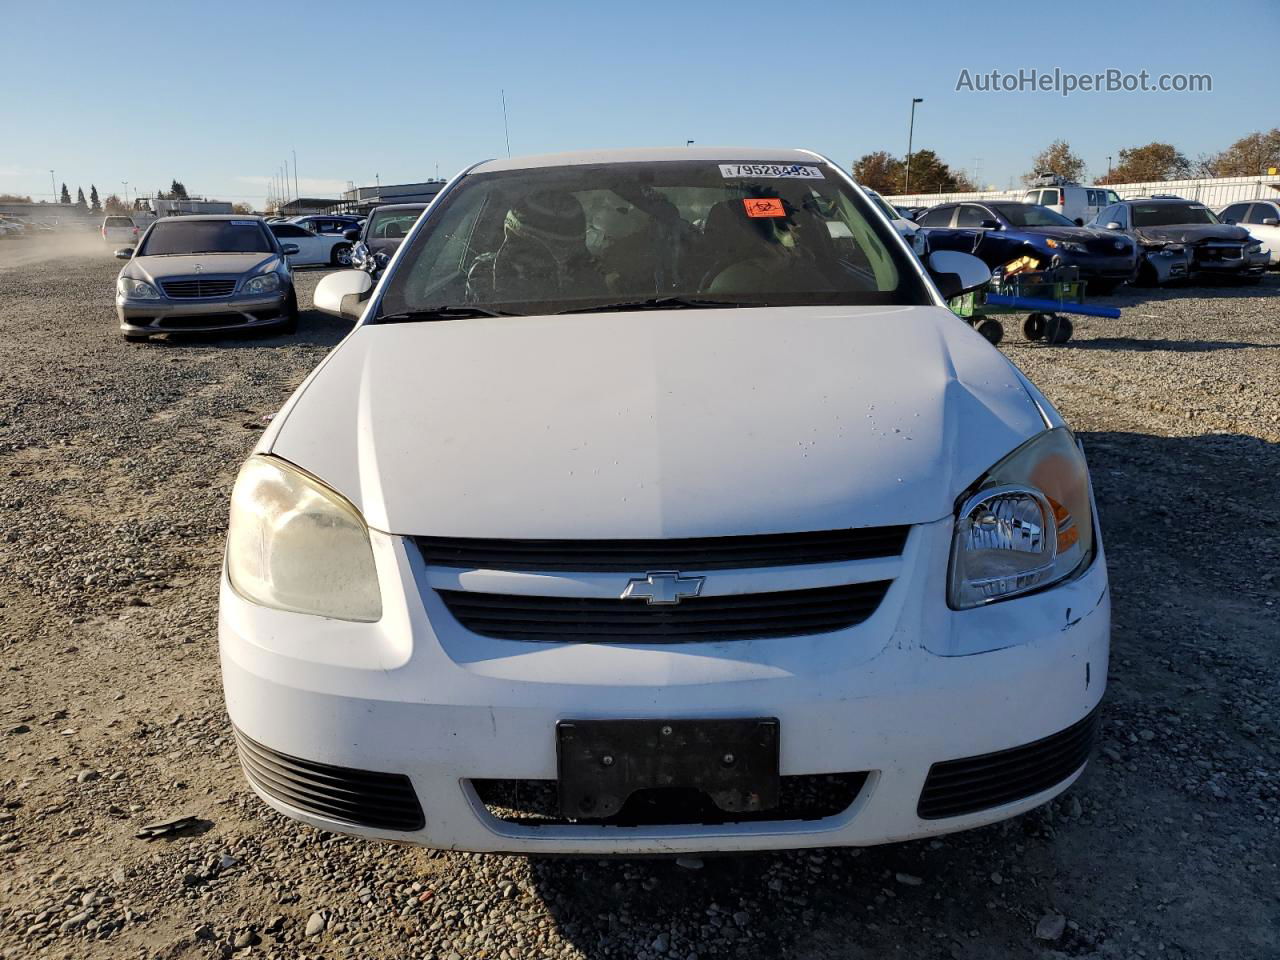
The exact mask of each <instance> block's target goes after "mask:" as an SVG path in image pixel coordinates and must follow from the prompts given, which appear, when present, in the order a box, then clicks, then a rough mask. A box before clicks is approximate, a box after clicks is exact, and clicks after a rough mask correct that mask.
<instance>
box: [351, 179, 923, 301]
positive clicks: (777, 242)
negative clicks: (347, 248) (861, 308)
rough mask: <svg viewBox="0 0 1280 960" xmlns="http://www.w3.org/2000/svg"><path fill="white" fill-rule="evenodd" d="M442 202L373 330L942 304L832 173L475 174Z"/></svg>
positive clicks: (395, 276) (391, 281)
mask: <svg viewBox="0 0 1280 960" xmlns="http://www.w3.org/2000/svg"><path fill="white" fill-rule="evenodd" d="M438 203H439V204H440V205H439V206H438V207H436V208H435V209H433V211H432V213H431V217H430V220H429V221H428V222H427V225H426V228H425V229H424V230H422V231H421V232H419V234H418V235H417V237H416V238H415V239H414V241H413V245H412V247H411V248H410V249H409V250H407V251H402V253H401V259H400V261H399V264H398V265H397V267H396V269H395V270H394V271H393V273H392V275H391V276H390V277H389V278H388V280H387V288H386V292H385V294H384V296H383V298H382V300H381V303H380V306H379V310H378V317H377V318H375V321H376V319H378V318H384V317H396V318H397V319H399V318H408V319H412V318H413V314H415V313H420V312H431V311H438V310H439V308H441V307H446V306H447V307H451V308H468V309H471V310H473V311H476V312H480V311H486V310H487V311H491V312H495V313H524V314H533V313H538V314H546V313H556V312H562V311H567V310H589V309H593V308H596V309H609V308H612V309H628V308H630V309H643V308H644V307H645V306H652V305H653V302H654V301H662V302H663V304H664V305H665V304H666V303H669V302H670V301H671V300H673V299H675V300H681V299H683V300H687V301H698V302H697V303H689V304H685V305H697V306H702V305H712V302H714V305H731V306H732V305H738V304H741V305H744V306H748V305H749V306H788V305H804V304H928V303H930V302H931V298H930V297H929V295H928V293H927V292H926V288H925V286H924V284H923V282H922V281H921V279H920V276H919V274H918V272H917V270H916V269H914V265H913V264H912V263H911V261H910V259H909V255H908V254H907V253H905V252H903V251H901V250H900V248H899V246H898V243H897V239H896V237H895V236H894V235H893V234H892V233H890V232H889V231H888V230H887V229H886V228H882V227H880V226H878V224H877V221H876V220H875V218H873V217H872V215H871V210H870V208H869V207H868V206H867V203H866V201H865V200H863V199H862V198H861V197H859V196H857V195H855V193H854V191H853V190H852V189H851V188H850V186H849V185H848V182H847V181H845V180H844V179H843V178H841V177H840V176H839V174H838V172H837V171H835V170H833V169H831V168H830V167H826V166H825V165H821V166H820V165H818V164H813V165H794V164H733V163H724V164H721V163H715V162H710V161H684V160H681V161H667V162H647V163H613V164H581V165H570V166H562V167H538V168H532V169H524V170H514V171H503V172H495V173H489V174H485V173H480V174H472V175H470V176H468V177H466V178H465V179H463V180H462V181H461V182H460V183H459V184H458V186H457V187H456V188H454V189H453V190H452V191H450V193H449V194H448V195H446V196H445V197H444V198H443V200H442V201H438ZM882 231H883V232H882Z"/></svg>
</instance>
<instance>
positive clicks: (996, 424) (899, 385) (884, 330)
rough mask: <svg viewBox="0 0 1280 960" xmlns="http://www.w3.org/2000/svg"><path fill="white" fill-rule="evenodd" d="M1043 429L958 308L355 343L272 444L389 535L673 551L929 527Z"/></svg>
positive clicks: (615, 319)
mask: <svg viewBox="0 0 1280 960" xmlns="http://www.w3.org/2000/svg"><path fill="white" fill-rule="evenodd" d="M1043 429H1045V422H1044V419H1043V416H1042V414H1041V412H1040V408H1039V407H1037V405H1036V404H1035V402H1034V401H1033V400H1032V399H1031V397H1030V395H1029V393H1028V392H1027V390H1026V388H1025V387H1024V386H1023V385H1022V382H1021V379H1020V377H1019V375H1018V374H1017V372H1016V370H1015V369H1014V368H1013V366H1012V364H1011V363H1009V361H1007V360H1006V359H1005V358H1004V356H1003V355H1002V354H1000V353H999V352H998V351H997V350H995V349H994V348H992V347H991V346H990V345H989V344H988V343H987V342H986V341H985V340H984V339H983V338H982V337H981V336H980V335H979V334H977V333H976V332H975V331H974V330H972V329H971V328H970V327H969V326H968V325H966V324H965V323H964V322H963V321H962V320H960V319H958V318H957V317H955V316H954V315H953V314H951V313H950V312H949V311H947V310H946V309H944V308H941V307H783V308H750V309H720V310H697V311H695V310H675V311H646V312H626V313H615V314H582V315H569V316H559V317H529V318H518V319H513V318H492V319H490V318H477V319H467V320H455V321H447V322H428V323H405V324H376V325H367V326H363V327H359V328H357V329H356V331H355V332H354V333H353V334H352V335H351V336H350V337H349V338H348V339H347V340H346V341H345V342H344V343H343V344H342V345H341V346H340V347H339V348H338V349H337V350H335V351H334V352H333V353H332V354H330V356H329V357H328V359H327V360H326V361H325V363H324V364H323V365H322V366H321V367H320V368H319V369H318V370H317V371H316V372H315V373H314V374H313V375H312V378H311V379H310V380H309V381H308V382H307V383H305V384H304V385H303V386H302V387H301V388H300V389H299V391H298V392H297V393H296V394H295V395H294V398H293V400H292V401H291V402H290V404H289V405H288V406H287V407H286V410H285V411H284V412H282V414H281V416H280V417H278V418H277V422H276V423H275V424H273V428H272V430H271V431H270V432H269V433H268V435H266V436H264V438H263V441H262V443H261V444H260V446H259V449H260V450H268V451H269V452H270V453H272V454H274V455H277V456H279V457H282V458H284V459H285V460H288V461H290V462H292V463H294V464H297V465H298V466H301V467H302V468H304V469H305V470H307V471H309V472H311V473H312V474H314V475H316V476H318V477H319V478H321V479H322V480H324V481H325V482H326V483H328V484H329V485H330V486H332V487H333V488H334V489H336V490H337V491H338V492H340V493H342V494H343V495H344V496H346V497H347V498H348V499H350V500H351V501H352V502H353V503H354V504H355V505H356V506H357V507H358V508H359V509H360V510H361V511H362V512H363V514H364V516H365V518H366V519H367V521H368V523H369V524H370V526H372V527H375V528H377V529H380V530H384V531H387V532H390V533H396V534H419V535H421V534H434V535H441V536H460V537H513V538H572V537H588V538H598V537H622V538H667V537H693V536H717V535H731V534H751V533H768V532H789V531H802V530H822V529H833V528H841V527H858V526H874V525H883V524H898V523H916V522H921V521H929V520H935V519H938V518H940V517H943V516H946V515H948V514H950V513H951V512H952V510H953V507H954V501H955V498H956V497H957V496H958V495H959V494H960V493H961V492H962V491H963V490H964V489H965V488H966V487H967V486H968V485H970V484H971V483H972V482H973V481H974V480H975V479H977V478H978V477H979V476H980V475H981V474H982V473H983V472H984V471H985V470H987V469H988V468H989V467H991V466H992V465H993V464H994V463H995V462H996V461H997V460H999V459H1000V458H1001V457H1003V456H1004V455H1005V454H1007V453H1008V452H1009V451H1011V450H1012V449H1013V448H1014V447H1016V446H1018V445H1019V444H1020V443H1022V442H1023V441H1024V440H1026V439H1027V438H1028V437H1031V436H1033V435H1034V434H1036V433H1038V432H1039V431H1041V430H1043Z"/></svg>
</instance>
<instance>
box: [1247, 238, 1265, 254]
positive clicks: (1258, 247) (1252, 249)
mask: <svg viewBox="0 0 1280 960" xmlns="http://www.w3.org/2000/svg"><path fill="white" fill-rule="evenodd" d="M1244 251H1245V253H1261V252H1262V243H1261V242H1260V241H1257V240H1255V241H1254V242H1253V243H1251V244H1249V245H1248V246H1247V247H1245V248H1244Z"/></svg>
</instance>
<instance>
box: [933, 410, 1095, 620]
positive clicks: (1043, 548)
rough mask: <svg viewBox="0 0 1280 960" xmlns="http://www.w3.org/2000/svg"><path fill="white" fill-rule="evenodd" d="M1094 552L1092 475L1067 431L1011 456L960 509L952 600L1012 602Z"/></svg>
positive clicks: (1068, 572)
mask: <svg viewBox="0 0 1280 960" xmlns="http://www.w3.org/2000/svg"><path fill="white" fill-rule="evenodd" d="M1093 553H1094V546H1093V510H1092V507H1091V504H1090V500H1089V470H1088V467H1087V466H1086V464H1085V459H1084V454H1082V453H1081V452H1080V448H1079V447H1078V446H1076V442H1075V438H1074V437H1073V436H1072V435H1071V431H1070V430H1068V429H1067V428H1065V427H1058V428H1056V429H1054V430H1048V431H1045V432H1044V433H1042V434H1040V435H1039V436H1036V437H1034V438H1033V439H1031V440H1029V441H1027V442H1026V443H1024V444H1023V445H1022V446H1020V447H1019V448H1018V449H1017V450H1015V451H1013V453H1011V454H1009V455H1008V456H1007V457H1005V458H1004V459H1003V460H1001V461H1000V462H999V463H997V464H996V465H995V466H994V467H992V468H991V469H990V470H988V471H987V473H986V474H985V475H984V476H983V477H982V478H981V479H980V480H979V481H978V482H977V483H976V484H975V485H974V487H973V488H971V490H970V492H969V493H968V494H966V496H965V497H964V498H963V501H962V502H961V504H960V508H959V511H958V512H957V515H956V527H955V533H954V535H953V539H952V544H951V573H950V577H949V580H948V586H947V602H948V603H949V604H950V605H951V607H953V608H954V609H957V610H965V609H968V608H970V607H977V606H981V605H983V604H986V603H994V602H995V601H997V600H1007V599H1009V598H1011V597H1016V596H1019V595H1021V594H1024V593H1029V592H1031V591H1033V590H1039V589H1042V588H1044V587H1047V586H1050V585H1051V584H1054V583H1058V582H1060V581H1062V580H1066V579H1068V578H1069V577H1072V576H1073V575H1075V574H1076V573H1078V572H1080V571H1081V570H1083V569H1084V568H1085V566H1087V565H1088V563H1089V561H1090V560H1091V559H1092V557H1093Z"/></svg>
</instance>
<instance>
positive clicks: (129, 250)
mask: <svg viewBox="0 0 1280 960" xmlns="http://www.w3.org/2000/svg"><path fill="white" fill-rule="evenodd" d="M116 259H117V260H132V259H133V247H121V248H120V249H119V250H117V251H116Z"/></svg>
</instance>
